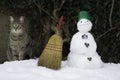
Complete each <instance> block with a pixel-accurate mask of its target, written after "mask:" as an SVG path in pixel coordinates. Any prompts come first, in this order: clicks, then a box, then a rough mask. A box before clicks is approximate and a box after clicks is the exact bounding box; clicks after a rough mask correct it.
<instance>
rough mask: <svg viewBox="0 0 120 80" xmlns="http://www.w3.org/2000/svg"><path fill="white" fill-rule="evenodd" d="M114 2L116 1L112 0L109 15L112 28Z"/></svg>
mask: <svg viewBox="0 0 120 80" xmlns="http://www.w3.org/2000/svg"><path fill="white" fill-rule="evenodd" d="M114 2H115V0H112V4H111V9H110V15H109V25H110V27H111V28H112V19H111V17H112V13H113V8H114Z"/></svg>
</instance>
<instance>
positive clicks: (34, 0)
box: [33, 0, 55, 20]
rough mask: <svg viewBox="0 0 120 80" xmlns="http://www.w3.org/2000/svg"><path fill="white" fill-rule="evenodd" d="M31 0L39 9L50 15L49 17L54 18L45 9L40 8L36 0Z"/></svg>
mask: <svg viewBox="0 0 120 80" xmlns="http://www.w3.org/2000/svg"><path fill="white" fill-rule="evenodd" d="M33 2H34V4H35V5H36V6H37V7H38V8H39V9H41V10H42V11H43V12H45V13H46V14H47V15H48V16H50V18H51V19H53V20H55V19H54V17H53V16H51V15H50V14H49V13H48V12H47V11H46V10H45V9H43V8H41V7H40V6H39V5H38V4H37V2H36V0H33Z"/></svg>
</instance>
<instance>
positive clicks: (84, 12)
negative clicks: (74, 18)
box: [78, 11, 90, 21]
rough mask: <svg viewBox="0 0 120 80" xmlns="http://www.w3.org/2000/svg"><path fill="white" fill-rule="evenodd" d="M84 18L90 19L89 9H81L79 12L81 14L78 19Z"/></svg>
mask: <svg viewBox="0 0 120 80" xmlns="http://www.w3.org/2000/svg"><path fill="white" fill-rule="evenodd" d="M83 18H85V19H88V20H90V16H89V13H88V12H87V11H80V12H79V14H78V21H80V20H81V19H83Z"/></svg>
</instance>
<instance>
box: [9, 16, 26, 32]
mask: <svg viewBox="0 0 120 80" xmlns="http://www.w3.org/2000/svg"><path fill="white" fill-rule="evenodd" d="M19 21H20V22H19V23H18V22H15V21H14V18H13V17H12V16H10V32H11V33H18V34H22V33H23V32H24V30H25V28H24V26H23V25H22V23H23V17H20V20H19Z"/></svg>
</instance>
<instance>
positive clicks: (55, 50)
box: [38, 16, 63, 70]
mask: <svg viewBox="0 0 120 80" xmlns="http://www.w3.org/2000/svg"><path fill="white" fill-rule="evenodd" d="M62 20H63V16H61V18H60V20H59V23H58V27H57V31H56V33H55V34H54V35H52V36H51V37H50V39H49V41H48V43H47V45H46V47H45V49H44V50H43V52H42V54H41V56H40V57H39V60H38V66H44V67H47V68H51V69H55V70H57V69H60V66H61V60H62V46H63V40H62V37H61V36H60V32H59V31H60V28H61V24H62Z"/></svg>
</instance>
